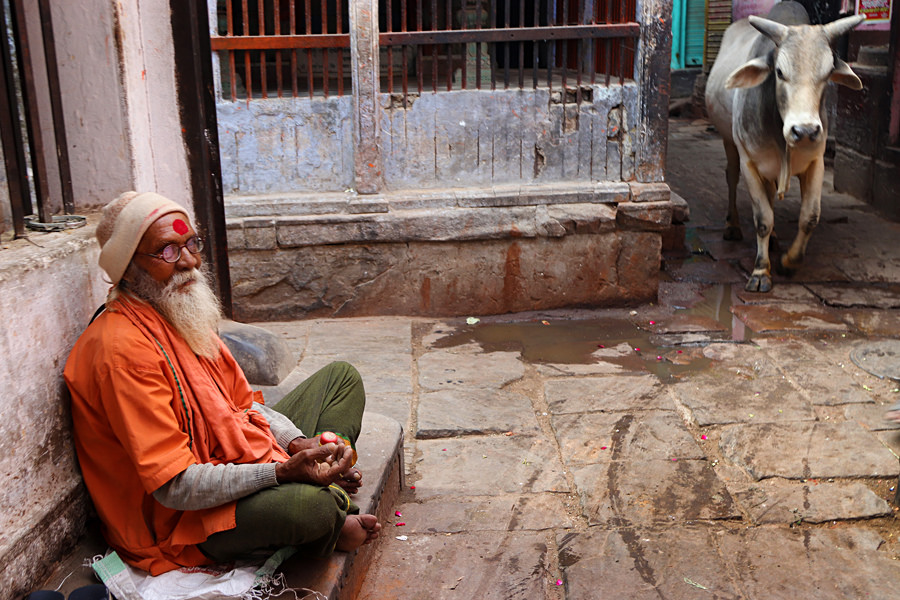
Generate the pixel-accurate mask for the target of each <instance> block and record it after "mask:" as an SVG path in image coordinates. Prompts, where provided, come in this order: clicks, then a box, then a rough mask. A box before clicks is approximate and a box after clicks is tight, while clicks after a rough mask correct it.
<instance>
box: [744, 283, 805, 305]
mask: <svg viewBox="0 0 900 600" xmlns="http://www.w3.org/2000/svg"><path fill="white" fill-rule="evenodd" d="M735 295H736V296H737V298H738V300H740V301H741V302H743V303H744V304H776V303H784V302H787V303H791V304H798V303H799V304H808V303H812V302H816V301H817V300H818V299H817V298H816V296H815V295H814V294H813V293H812V292H810V291H809V289H808V286H805V285H803V284H800V283H779V284H778V285H776V286H773V287H772V291H770V292H765V293H762V292H748V291H747V290H745V289H743V288H739V289H737V290H736V291H735Z"/></svg>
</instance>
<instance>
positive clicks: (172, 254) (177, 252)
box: [138, 235, 203, 263]
mask: <svg viewBox="0 0 900 600" xmlns="http://www.w3.org/2000/svg"><path fill="white" fill-rule="evenodd" d="M182 248H186V249H187V251H188V252H190V253H191V254H199V253H201V252H203V238H202V237H200V236H198V235H195V236H194V237H192V238H190V239H188V241H186V242H185V243H183V244H180V245H179V244H166V245H165V246H163V249H162V250H160V251H159V254H148V253H146V252H138V254H143V255H144V256H152V257H153V258H158V259H159V260H164V261H166V262H167V263H176V262H178V259H180V258H181V249H182Z"/></svg>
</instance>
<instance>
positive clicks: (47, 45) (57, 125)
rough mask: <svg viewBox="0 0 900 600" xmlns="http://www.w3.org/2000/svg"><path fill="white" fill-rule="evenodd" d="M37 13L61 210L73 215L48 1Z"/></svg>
mask: <svg viewBox="0 0 900 600" xmlns="http://www.w3.org/2000/svg"><path fill="white" fill-rule="evenodd" d="M38 11H39V12H40V16H41V34H42V37H43V38H44V39H43V42H44V62H46V63H47V88H48V91H49V92H50V113H51V114H52V115H53V136H54V138H55V140H56V163H57V166H58V168H59V185H60V191H61V193H62V200H63V210H64V211H65V213H66V214H67V215H71V214H73V213H74V212H75V199H74V197H73V195H72V171H71V170H70V169H69V145H68V143H67V142H66V122H65V117H64V116H63V107H62V92H61V91H60V89H59V66H58V65H57V63H56V41H55V40H54V36H53V20H52V15H51V14H50V4H49V0H38Z"/></svg>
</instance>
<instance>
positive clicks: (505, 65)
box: [503, 0, 513, 90]
mask: <svg viewBox="0 0 900 600" xmlns="http://www.w3.org/2000/svg"><path fill="white" fill-rule="evenodd" d="M512 2H513V0H506V1H505V2H504V3H503V28H504V29H509V13H510V4H511V3H512ZM503 89H505V90H508V89H509V42H506V43H504V44H503Z"/></svg>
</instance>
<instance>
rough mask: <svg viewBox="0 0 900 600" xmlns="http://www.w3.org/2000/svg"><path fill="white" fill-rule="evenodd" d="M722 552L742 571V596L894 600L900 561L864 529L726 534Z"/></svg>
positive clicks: (795, 599) (790, 599)
mask: <svg viewBox="0 0 900 600" xmlns="http://www.w3.org/2000/svg"><path fill="white" fill-rule="evenodd" d="M716 541H717V543H718V546H719V552H720V553H721V554H722V556H724V557H726V560H727V562H728V564H729V566H733V567H739V568H740V570H739V571H738V575H739V577H740V586H741V589H742V590H743V592H744V594H745V595H744V596H743V597H747V598H765V599H766V600H798V599H803V600H845V599H846V598H885V599H887V598H895V597H896V596H897V581H900V562H898V561H895V560H892V559H891V558H890V557H889V555H887V554H886V553H882V552H879V551H878V547H879V546H880V545H881V544H882V543H883V542H884V540H882V539H881V537H880V536H878V534H876V533H874V532H872V531H868V530H864V529H860V528H846V529H787V528H750V529H745V530H739V531H722V532H720V533H719V534H718V535H717V540H716Z"/></svg>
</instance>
